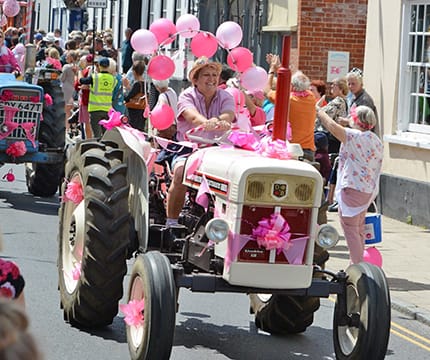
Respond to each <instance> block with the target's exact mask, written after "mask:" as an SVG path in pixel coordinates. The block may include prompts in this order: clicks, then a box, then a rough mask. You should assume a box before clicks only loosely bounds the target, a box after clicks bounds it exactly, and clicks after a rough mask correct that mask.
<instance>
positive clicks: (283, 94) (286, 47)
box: [273, 36, 291, 140]
mask: <svg viewBox="0 0 430 360" xmlns="http://www.w3.org/2000/svg"><path fill="white" fill-rule="evenodd" d="M290 47H291V38H290V36H284V39H283V44H282V60H281V66H280V67H279V69H278V80H277V82H276V106H275V114H274V119H273V140H276V139H280V140H286V138H287V129H288V121H289V110H290V91H291V90H290V85H291V70H290Z"/></svg>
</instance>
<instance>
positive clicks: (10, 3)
mask: <svg viewBox="0 0 430 360" xmlns="http://www.w3.org/2000/svg"><path fill="white" fill-rule="evenodd" d="M19 9H20V8H19V4H18V1H16V0H6V1H5V2H4V3H3V13H4V14H5V15H6V16H7V17H15V16H17V15H18V14H19Z"/></svg>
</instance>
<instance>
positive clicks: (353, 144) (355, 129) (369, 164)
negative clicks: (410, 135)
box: [317, 105, 383, 264]
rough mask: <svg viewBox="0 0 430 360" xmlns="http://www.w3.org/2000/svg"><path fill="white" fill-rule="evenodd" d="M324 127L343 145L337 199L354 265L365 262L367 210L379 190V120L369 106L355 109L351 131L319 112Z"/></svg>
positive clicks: (350, 116)
mask: <svg viewBox="0 0 430 360" xmlns="http://www.w3.org/2000/svg"><path fill="white" fill-rule="evenodd" d="M317 110H318V112H317V114H318V118H319V119H320V120H321V122H322V124H323V126H324V127H325V128H326V129H327V130H328V131H329V132H330V133H332V134H333V135H334V136H335V137H336V138H337V139H338V140H339V141H340V142H341V146H340V150H339V169H338V175H337V184H336V199H337V200H338V202H339V216H340V223H341V225H342V228H343V231H344V235H345V239H346V242H347V244H348V248H349V254H350V258H351V262H352V263H353V264H356V263H359V262H361V261H363V252H364V245H365V239H364V225H365V216H366V212H367V208H368V207H369V205H370V204H371V203H372V201H374V199H375V197H376V195H377V194H378V190H379V177H380V174H381V168H382V158H383V145H382V142H381V140H380V139H379V138H378V136H377V135H376V134H375V133H374V132H372V131H371V130H372V129H373V128H374V127H375V125H376V116H375V113H374V112H373V110H372V109H371V108H370V107H368V106H364V105H362V106H358V107H353V108H352V109H351V110H350V115H349V120H350V126H351V128H347V127H343V126H342V125H340V124H338V123H337V122H336V121H334V120H333V119H332V118H331V117H329V116H328V115H327V114H326V113H325V112H324V111H323V110H321V109H320V108H317Z"/></svg>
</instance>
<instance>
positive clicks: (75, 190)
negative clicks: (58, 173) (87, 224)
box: [63, 179, 84, 205]
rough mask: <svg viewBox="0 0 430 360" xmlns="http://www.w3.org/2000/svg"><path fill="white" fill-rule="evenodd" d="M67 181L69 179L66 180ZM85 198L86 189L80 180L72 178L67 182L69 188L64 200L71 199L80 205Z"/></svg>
mask: <svg viewBox="0 0 430 360" xmlns="http://www.w3.org/2000/svg"><path fill="white" fill-rule="evenodd" d="M66 181H67V180H66ZM83 199H84V191H83V189H82V184H81V182H80V181H78V180H75V179H72V181H69V182H67V188H66V191H65V192H64V196H63V201H64V202H66V201H71V202H73V203H74V204H76V205H78V204H79V203H80V202H81V201H82V200H83Z"/></svg>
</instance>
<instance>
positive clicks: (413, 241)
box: [326, 212, 430, 326]
mask: <svg viewBox="0 0 430 360" xmlns="http://www.w3.org/2000/svg"><path fill="white" fill-rule="evenodd" d="M327 216H328V224H330V225H333V226H334V227H335V228H336V229H337V231H338V232H339V234H340V240H339V242H338V244H337V245H336V247H334V248H332V249H330V250H329V253H330V259H329V261H328V263H327V266H326V268H327V269H330V270H333V271H336V270H341V269H346V268H347V267H348V265H349V252H348V248H347V245H346V241H345V238H344V237H343V231H342V227H341V226H340V223H339V216H338V213H337V212H328V213H327ZM375 246H376V247H377V249H378V250H379V251H380V253H381V255H382V261H383V263H382V269H383V270H384V272H385V275H386V277H387V280H388V285H389V288H390V295H391V306H392V308H393V309H395V310H397V311H400V312H402V313H404V314H407V315H408V316H410V317H412V318H413V319H416V320H418V321H420V322H422V323H425V324H427V325H429V326H430V230H429V229H425V228H421V227H418V226H413V225H408V224H406V223H404V222H401V221H398V220H394V219H392V218H389V217H387V216H384V215H383V216H382V242H380V243H378V244H375Z"/></svg>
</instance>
